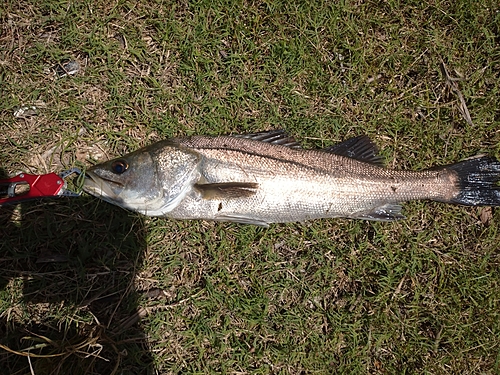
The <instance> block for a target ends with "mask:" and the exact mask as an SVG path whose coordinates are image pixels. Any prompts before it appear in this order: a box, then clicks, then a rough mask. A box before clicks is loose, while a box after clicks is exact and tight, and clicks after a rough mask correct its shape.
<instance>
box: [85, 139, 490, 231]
mask: <svg viewBox="0 0 500 375" xmlns="http://www.w3.org/2000/svg"><path fill="white" fill-rule="evenodd" d="M499 179H500V162H499V161H498V160H497V159H495V158H492V157H488V156H480V157H474V158H470V159H466V160H464V161H461V162H458V163H456V164H451V165H445V166H440V167H433V168H430V169H425V170H421V171H409V170H392V169H388V168H385V167H384V160H383V158H382V157H381V156H380V154H379V150H378V148H377V146H376V145H375V144H374V143H373V142H372V141H371V139H370V138H369V137H368V136H366V135H360V136H357V137H354V138H350V139H348V140H346V141H344V142H342V143H339V144H336V145H333V146H331V147H327V148H323V149H303V148H302V147H301V146H300V144H299V143H298V142H297V141H296V140H295V139H294V138H293V137H291V136H289V135H288V134H287V133H286V132H285V131H284V130H271V131H266V132H259V133H252V134H243V135H230V136H188V137H176V138H170V139H165V140H162V141H159V142H156V143H153V144H151V145H149V146H146V147H144V148H142V149H139V150H137V151H135V152H132V153H130V154H127V155H125V156H121V157H119V158H116V159H113V160H110V161H107V162H104V163H102V164H97V165H95V166H93V167H91V168H89V169H88V170H87V171H86V172H85V179H84V183H83V190H84V191H86V192H87V193H89V194H91V195H94V196H96V197H99V198H101V199H103V200H104V201H107V202H109V203H112V204H115V205H118V206H120V207H123V208H125V209H128V210H132V211H135V212H139V213H141V214H144V215H147V216H160V217H167V218H171V219H202V220H216V221H228V222H237V223H243V224H254V225H259V226H264V227H267V226H269V224H271V223H287V222H303V221H307V220H313V219H322V218H351V219H363V220H375V221H393V220H400V219H404V216H403V214H402V213H401V211H402V206H401V204H402V203H403V202H407V201H412V200H431V201H438V202H444V203H453V204H459V205H466V206H499V205H500V187H499V186H498V181H499Z"/></svg>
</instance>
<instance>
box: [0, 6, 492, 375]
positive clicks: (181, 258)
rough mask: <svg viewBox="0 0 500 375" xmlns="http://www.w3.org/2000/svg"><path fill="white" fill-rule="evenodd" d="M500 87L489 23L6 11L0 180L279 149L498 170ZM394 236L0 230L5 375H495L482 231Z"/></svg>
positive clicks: (433, 15)
mask: <svg viewBox="0 0 500 375" xmlns="http://www.w3.org/2000/svg"><path fill="white" fill-rule="evenodd" d="M70 61H74V62H76V63H77V64H78V69H77V71H76V73H75V74H69V73H74V72H73V71H71V69H69V68H70V66H68V65H67V63H68V62H70ZM498 82H500V6H499V5H498V4H497V2H495V1H484V2H472V1H465V0H458V1H439V0H437V1H428V2H422V1H411V0H410V1H405V2H399V1H393V0H389V1H363V0H360V1H352V2H349V1H338V2H334V1H329V2H327V1H325V2H323V1H295V2H294V1H279V0H267V1H262V2H259V1H254V2H252V1H222V0H216V1H208V0H199V1H192V2H187V1H175V2H167V1H165V2H163V1H148V2H146V1H143V2H137V1H132V0H117V1H108V2H106V1H102V0H96V1H66V0H55V1H54V0H39V1H38V2H35V1H27V0H21V1H20V2H16V1H11V0H7V1H4V2H2V4H0V98H1V101H0V176H4V177H5V176H11V175H14V174H16V173H19V172H20V171H23V172H29V173H47V172H52V171H55V172H59V171H62V170H63V169H67V168H70V167H79V168H82V169H84V168H85V167H86V166H90V165H93V164H95V163H97V162H98V161H102V160H106V159H108V158H111V157H114V156H117V155H120V154H123V153H125V152H129V151H132V150H135V149H137V148H138V147H140V146H143V145H147V144H150V143H152V142H154V141H156V140H160V139H164V138H167V137H170V136H174V135H193V134H206V135H219V134H231V133H233V134H238V133H248V132H257V131H262V130H269V129H278V128H282V129H286V130H287V132H288V133H289V134H291V135H293V136H294V137H296V139H297V140H298V141H300V142H301V143H302V144H303V145H304V147H310V148H321V147H326V146H330V145H332V144H334V143H336V142H339V141H342V140H345V139H347V138H349V137H353V136H356V135H360V134H367V135H369V136H370V137H371V138H372V139H373V140H374V141H375V142H376V143H377V144H378V145H379V146H380V148H381V153H382V154H383V156H384V157H385V158H386V161H387V166H388V167H389V168H396V169H415V170H417V169H425V168H428V167H431V166H434V165H444V164H448V163H453V162H456V161H459V160H462V159H465V158H468V157H471V156H474V155H478V154H489V155H490V156H494V157H497V158H498V157H499V156H500V112H499V108H500V92H499V91H500V86H499V84H498ZM469 116H470V117H469ZM404 214H405V215H406V217H407V219H406V220H405V221H399V222H394V223H377V222H366V221H355V220H347V219H337V220H317V221H312V222H306V223H293V224H274V225H271V226H270V228H260V227H255V226H249V225H240V224H233V223H214V222H204V221H174V220H167V219H162V218H146V217H143V216H140V215H138V214H134V213H131V212H127V211H124V210H122V209H120V208H118V207H115V206H112V205H110V204H107V203H105V202H102V201H100V200H98V199H96V198H93V197H90V196H88V195H85V194H84V195H82V196H81V197H80V198H72V199H66V198H61V199H58V200H53V199H48V200H44V201H42V202H26V203H22V204H20V205H17V206H6V207H1V208H0V368H2V369H4V370H3V371H5V373H9V374H36V375H41V374H69V373H71V374H155V373H156V374H177V373H190V374H216V373H217V374H218V373H223V374H330V373H338V374H498V373H500V232H499V225H500V212H499V211H498V210H495V209H493V210H490V209H488V208H474V207H458V206H452V205H445V204H439V203H431V202H411V203H408V204H405V206H404Z"/></svg>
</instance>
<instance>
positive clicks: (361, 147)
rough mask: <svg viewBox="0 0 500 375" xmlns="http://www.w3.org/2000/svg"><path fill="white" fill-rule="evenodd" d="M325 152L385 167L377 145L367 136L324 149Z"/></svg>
mask: <svg viewBox="0 0 500 375" xmlns="http://www.w3.org/2000/svg"><path fill="white" fill-rule="evenodd" d="M323 151H326V152H331V153H333V154H337V155H341V156H346V157H348V158H351V159H356V160H359V161H363V162H365V163H371V164H375V165H380V166H383V165H384V159H383V158H382V157H381V156H380V155H379V154H378V147H377V145H376V144H375V143H373V142H372V141H371V139H370V138H368V136H366V135H360V136H358V137H354V138H350V139H348V140H347V141H344V142H342V143H338V144H336V145H333V146H330V147H327V148H324V149H323Z"/></svg>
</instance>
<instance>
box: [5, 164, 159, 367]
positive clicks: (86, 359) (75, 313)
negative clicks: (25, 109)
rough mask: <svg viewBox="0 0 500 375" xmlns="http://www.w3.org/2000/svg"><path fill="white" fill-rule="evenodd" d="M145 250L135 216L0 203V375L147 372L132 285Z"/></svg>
mask: <svg viewBox="0 0 500 375" xmlns="http://www.w3.org/2000/svg"><path fill="white" fill-rule="evenodd" d="M2 174H3V176H2ZM0 178H5V175H4V173H3V171H2V170H1V169H0ZM144 251H145V239H144V225H143V222H142V221H141V219H140V218H137V217H136V216H132V215H130V214H129V213H127V212H126V211H124V210H121V209H118V208H115V207H113V206H111V205H108V204H103V203H101V202H100V201H98V200H96V199H93V198H90V197H80V198H76V199H75V198H73V199H67V198H61V199H54V200H44V201H43V202H40V201H38V202H36V201H35V202H27V203H22V204H20V205H17V206H5V207H0V303H1V305H0V344H1V345H2V348H0V368H2V369H3V370H2V373H8V374H25V373H35V374H37V375H40V374H70V373H71V374H114V373H121V374H148V373H153V366H152V358H151V354H150V351H149V348H148V345H147V341H146V338H145V334H144V332H143V331H142V330H141V329H140V328H139V327H138V324H137V322H138V320H139V312H138V307H137V306H138V292H137V291H135V288H134V276H135V274H136V272H137V271H138V269H139V267H140V265H141V264H142V257H143V256H144ZM28 348H29V352H30V353H31V354H32V355H33V356H32V357H30V358H27V357H26V356H25V355H26V353H27V352H28V350H27V349H28ZM9 350H10V351H9ZM30 367H32V369H30Z"/></svg>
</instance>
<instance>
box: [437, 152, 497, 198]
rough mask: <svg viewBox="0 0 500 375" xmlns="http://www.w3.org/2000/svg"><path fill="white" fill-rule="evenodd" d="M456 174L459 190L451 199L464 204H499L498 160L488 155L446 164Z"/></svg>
mask: <svg viewBox="0 0 500 375" xmlns="http://www.w3.org/2000/svg"><path fill="white" fill-rule="evenodd" d="M445 169H448V170H453V171H455V172H456V173H457V175H458V180H459V186H460V192H459V193H458V195H457V196H456V197H455V198H453V199H452V200H451V202H453V203H458V204H463V205H466V206H500V186H499V185H498V183H499V181H500V161H498V160H495V159H493V158H489V157H480V158H477V159H469V160H465V161H462V162H460V163H457V164H452V165H448V166H446V167H445Z"/></svg>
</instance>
